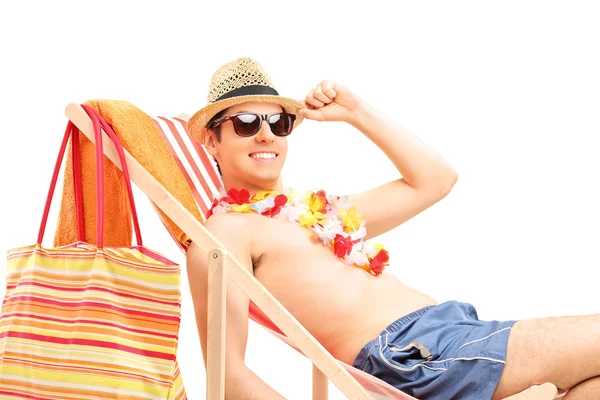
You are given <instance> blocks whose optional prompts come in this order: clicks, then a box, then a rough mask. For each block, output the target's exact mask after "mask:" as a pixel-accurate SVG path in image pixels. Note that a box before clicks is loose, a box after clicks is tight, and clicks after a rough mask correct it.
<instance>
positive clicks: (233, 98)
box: [188, 57, 305, 144]
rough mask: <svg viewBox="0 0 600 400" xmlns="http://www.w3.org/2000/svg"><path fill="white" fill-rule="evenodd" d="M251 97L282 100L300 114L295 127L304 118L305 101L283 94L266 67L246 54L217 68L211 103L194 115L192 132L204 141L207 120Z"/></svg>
mask: <svg viewBox="0 0 600 400" xmlns="http://www.w3.org/2000/svg"><path fill="white" fill-rule="evenodd" d="M247 101H257V102H264V103H274V104H279V105H280V106H282V107H283V109H284V110H285V111H286V112H288V113H291V114H296V121H295V122H294V129H295V128H296V127H298V125H300V123H301V122H302V120H303V118H302V117H301V116H300V115H298V114H297V111H298V110H299V109H301V108H304V107H305V104H304V103H303V102H300V101H298V100H294V99H290V98H287V97H282V96H279V93H278V92H277V90H276V89H275V85H273V82H272V81H271V78H270V77H269V75H268V74H267V73H266V72H265V70H264V69H263V67H262V66H261V65H260V64H259V63H258V62H256V61H255V60H253V59H251V58H248V57H242V58H238V59H236V60H233V61H231V62H229V63H227V64H225V65H223V66H222V67H220V68H219V69H217V70H216V71H215V73H214V74H213V76H212V79H211V81H210V86H209V88H208V98H207V103H208V104H207V106H206V107H204V108H202V109H200V110H198V111H197V112H196V113H195V114H194V115H192V118H190V120H189V122H188V131H189V132H190V135H192V137H193V138H194V139H196V140H198V141H199V142H200V143H202V144H204V140H205V136H206V129H205V128H206V124H207V123H208V122H209V121H210V120H211V119H212V118H213V117H214V116H215V115H216V114H218V113H219V112H220V111H222V110H224V109H226V108H228V107H231V106H234V105H236V104H240V103H245V102H247Z"/></svg>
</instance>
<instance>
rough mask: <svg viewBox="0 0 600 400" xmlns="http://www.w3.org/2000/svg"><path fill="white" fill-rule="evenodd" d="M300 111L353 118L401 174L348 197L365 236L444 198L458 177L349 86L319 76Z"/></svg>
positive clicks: (330, 117)
mask: <svg viewBox="0 0 600 400" xmlns="http://www.w3.org/2000/svg"><path fill="white" fill-rule="evenodd" d="M305 102H306V105H307V108H306V109H302V110H300V111H299V114H300V115H302V116H304V117H305V118H308V119H314V120H316V121H343V122H347V123H349V124H351V125H352V126H354V127H355V128H357V129H358V130H359V131H361V132H362V133H363V134H364V135H365V136H367V137H368V138H369V139H370V140H371V141H372V142H373V143H375V144H376V145H377V146H378V147H379V148H380V149H381V150H382V151H383V152H384V153H385V155H386V156H387V157H388V158H389V159H390V161H391V162H392V163H393V164H394V166H395V167H396V168H397V169H398V172H399V173H400V174H401V175H402V178H400V179H397V180H395V181H392V182H389V183H386V184H384V185H381V186H379V187H376V188H373V189H371V190H368V191H366V192H363V193H358V194H356V195H353V196H351V197H350V199H349V202H350V204H351V205H353V206H354V207H355V208H356V210H357V211H358V212H359V213H360V214H362V215H363V216H364V217H365V219H366V220H367V221H368V225H367V236H366V239H368V238H372V237H375V236H378V235H380V234H382V233H384V232H387V231H389V230H390V229H392V228H395V227H396V226H398V225H400V224H402V223H404V222H405V221H407V220H409V219H411V218H412V217H414V216H415V215H417V214H419V213H420V212H422V211H423V210H425V209H427V208H429V207H430V206H432V205H433V204H435V203H436V202H438V201H439V200H441V199H442V198H444V197H445V196H446V195H447V194H448V192H449V191H450V189H451V188H452V186H453V185H454V183H455V182H456V180H457V177H458V175H457V173H456V172H455V171H454V169H453V168H452V167H451V166H450V165H449V164H448V163H447V162H446V161H445V160H444V159H443V158H442V157H440V156H439V155H438V154H437V153H436V152H435V151H433V149H431V148H430V147H429V146H427V145H426V144H425V143H423V142H422V141H421V140H420V139H419V138H417V136H416V135H414V134H413V133H411V132H409V131H408V130H407V129H405V128H403V127H402V126H400V125H398V124H397V123H396V122H394V121H393V120H392V119H391V118H388V117H386V116H385V115H383V114H382V113H380V112H378V111H377V110H375V109H374V108H373V107H371V106H370V105H368V104H367V103H365V102H364V101H362V100H361V99H360V98H359V97H358V96H357V95H355V94H354V93H352V92H351V91H350V90H349V89H348V88H346V87H344V86H342V85H339V84H335V83H333V82H330V81H327V80H325V81H323V82H321V83H320V84H319V85H317V87H316V88H315V89H313V90H312V91H311V92H310V93H309V94H308V95H307V97H306V100H305Z"/></svg>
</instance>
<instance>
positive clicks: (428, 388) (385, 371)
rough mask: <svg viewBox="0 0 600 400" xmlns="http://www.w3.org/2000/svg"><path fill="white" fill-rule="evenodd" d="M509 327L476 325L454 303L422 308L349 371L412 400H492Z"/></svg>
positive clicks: (469, 310)
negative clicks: (354, 370)
mask: <svg viewBox="0 0 600 400" xmlns="http://www.w3.org/2000/svg"><path fill="white" fill-rule="evenodd" d="M514 323H515V321H504V322H500V321H491V322H485V321H480V320H479V319H478V318H477V312H476V311H475V308H474V307H473V306H472V305H470V304H467V303H459V302H457V301H448V302H446V303H442V304H440V305H436V306H430V307H426V308H423V309H421V310H418V311H415V312H413V313H411V314H408V315H406V316H404V317H401V318H400V319H398V320H397V321H395V322H393V323H392V324H390V325H389V326H388V327H387V328H385V329H384V330H383V332H381V334H380V335H379V336H378V337H377V338H375V339H373V340H371V341H370V342H369V343H367V344H366V345H365V346H364V347H363V348H362V349H361V350H360V352H359V353H358V356H357V357H356V360H355V361H354V367H355V368H358V369H360V370H362V371H364V372H366V373H368V374H371V375H374V376H376V377H377V378H379V379H381V380H383V381H385V382H387V383H389V384H390V385H392V386H394V387H396V388H398V389H400V390H402V391H403V392H404V393H406V394H409V395H411V396H414V397H416V398H417V399H427V400H435V399H439V400H451V399H478V400H479V399H491V398H492V395H493V394H494V390H495V389H496V386H497V385H498V382H499V381H500V376H501V375H502V370H503V368H504V362H505V361H506V349H507V346H508V335H509V334H510V330H511V328H512V326H513V325H514Z"/></svg>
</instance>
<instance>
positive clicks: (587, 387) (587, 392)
mask: <svg viewBox="0 0 600 400" xmlns="http://www.w3.org/2000/svg"><path fill="white" fill-rule="evenodd" d="M599 395H600V376H597V377H595V378H592V379H588V380H587V381H585V382H582V383H580V384H579V385H577V386H575V387H574V388H573V389H571V390H569V393H567V395H566V396H565V398H564V399H563V400H597V399H598V397H599Z"/></svg>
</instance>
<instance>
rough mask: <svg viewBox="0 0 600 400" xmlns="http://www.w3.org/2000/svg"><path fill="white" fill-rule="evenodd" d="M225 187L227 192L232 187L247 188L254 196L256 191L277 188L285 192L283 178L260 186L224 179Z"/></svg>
mask: <svg viewBox="0 0 600 400" xmlns="http://www.w3.org/2000/svg"><path fill="white" fill-rule="evenodd" d="M223 187H224V189H225V192H229V190H230V189H237V190H241V189H246V190H247V191H248V192H250V196H253V195H254V194H255V193H258V192H262V191H263V190H275V191H278V192H283V183H282V182H281V179H279V180H277V181H275V182H273V183H272V184H271V185H269V184H267V183H265V184H264V185H260V186H258V185H252V184H249V183H247V182H227V181H224V182H223Z"/></svg>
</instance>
